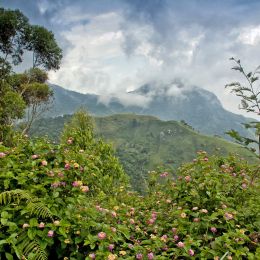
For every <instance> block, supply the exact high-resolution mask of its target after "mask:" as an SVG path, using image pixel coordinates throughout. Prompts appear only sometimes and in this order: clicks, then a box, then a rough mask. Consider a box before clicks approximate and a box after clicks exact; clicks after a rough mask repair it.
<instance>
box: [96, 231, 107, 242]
mask: <svg viewBox="0 0 260 260" xmlns="http://www.w3.org/2000/svg"><path fill="white" fill-rule="evenodd" d="M106 236H107V234H106V233H105V232H99V233H98V238H99V239H100V240H104V239H105V238H106Z"/></svg>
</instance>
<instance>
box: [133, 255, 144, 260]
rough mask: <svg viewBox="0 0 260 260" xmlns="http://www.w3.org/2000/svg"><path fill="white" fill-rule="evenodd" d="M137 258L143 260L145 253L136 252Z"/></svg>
mask: <svg viewBox="0 0 260 260" xmlns="http://www.w3.org/2000/svg"><path fill="white" fill-rule="evenodd" d="M135 258H136V259H138V260H142V259H143V255H142V254H141V253H138V254H136V256H135Z"/></svg>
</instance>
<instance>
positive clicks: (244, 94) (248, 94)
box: [226, 58, 260, 159]
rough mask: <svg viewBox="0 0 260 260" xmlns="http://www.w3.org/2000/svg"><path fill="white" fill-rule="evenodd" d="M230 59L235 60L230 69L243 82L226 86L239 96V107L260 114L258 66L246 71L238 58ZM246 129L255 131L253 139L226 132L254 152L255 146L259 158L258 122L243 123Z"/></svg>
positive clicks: (259, 134) (231, 131) (259, 69)
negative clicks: (239, 75) (236, 73)
mask: <svg viewBox="0 0 260 260" xmlns="http://www.w3.org/2000/svg"><path fill="white" fill-rule="evenodd" d="M230 60H232V61H234V62H235V65H236V66H234V67H233V68H232V69H233V70H236V71H238V72H240V73H241V74H242V75H243V77H244V79H245V83H243V84H241V83H240V82H232V83H230V84H227V85H226V87H229V88H231V89H232V90H231V92H233V93H235V95H236V96H238V97H240V98H241V106H239V108H240V109H242V110H245V111H246V112H250V113H253V114H256V115H260V88H259V85H256V83H257V82H258V80H259V77H258V75H259V74H260V66H258V67H257V68H256V69H255V70H254V71H253V72H246V71H245V70H244V68H243V67H242V65H241V62H240V60H236V59H234V58H231V59H230ZM243 125H244V126H245V128H247V129H253V130H254V132H255V136H256V138H255V139H252V138H248V137H244V136H240V135H239V133H238V132H237V131H236V130H233V129H232V130H230V131H229V132H227V133H228V134H229V135H230V136H231V137H232V138H234V139H235V140H236V141H237V142H238V143H240V144H242V145H244V146H245V147H247V148H248V149H250V150H252V151H254V152H256V149H255V147H254V146H252V144H253V145H255V146H257V149H258V157H259V159H260V122H259V121H251V122H249V123H245V124H243Z"/></svg>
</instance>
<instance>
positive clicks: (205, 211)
mask: <svg viewBox="0 0 260 260" xmlns="http://www.w3.org/2000/svg"><path fill="white" fill-rule="evenodd" d="M200 212H201V213H205V214H207V213H208V211H207V210H206V209H202V210H201V211H200Z"/></svg>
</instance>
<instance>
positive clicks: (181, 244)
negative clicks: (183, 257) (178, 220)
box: [177, 242, 185, 248]
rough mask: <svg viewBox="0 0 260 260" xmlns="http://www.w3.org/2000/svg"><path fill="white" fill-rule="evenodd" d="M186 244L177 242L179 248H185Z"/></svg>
mask: <svg viewBox="0 0 260 260" xmlns="http://www.w3.org/2000/svg"><path fill="white" fill-rule="evenodd" d="M184 246H185V245H184V243H183V242H178V244H177V247H179V248H183V247H184Z"/></svg>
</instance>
